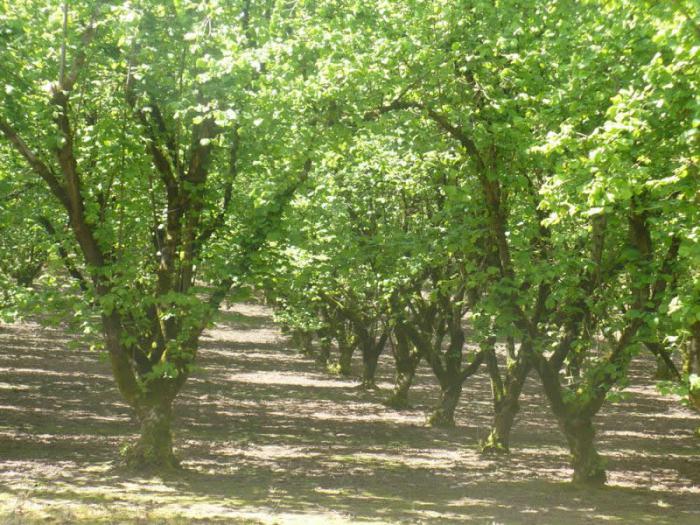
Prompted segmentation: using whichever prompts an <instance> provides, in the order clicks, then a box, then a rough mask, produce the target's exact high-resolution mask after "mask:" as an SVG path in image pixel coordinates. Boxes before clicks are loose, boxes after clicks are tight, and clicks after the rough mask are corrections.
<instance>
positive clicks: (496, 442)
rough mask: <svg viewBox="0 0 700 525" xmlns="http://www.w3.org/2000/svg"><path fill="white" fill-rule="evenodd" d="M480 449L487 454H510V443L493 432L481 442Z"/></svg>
mask: <svg viewBox="0 0 700 525" xmlns="http://www.w3.org/2000/svg"><path fill="white" fill-rule="evenodd" d="M479 449H480V451H481V453H482V454H484V455H487V456H496V455H504V454H510V448H508V444H507V443H506V442H505V441H504V440H503V439H501V438H499V437H498V436H496V435H495V434H494V433H493V432H491V434H489V437H487V438H486V439H485V440H483V441H482V442H481V443H480V444H479Z"/></svg>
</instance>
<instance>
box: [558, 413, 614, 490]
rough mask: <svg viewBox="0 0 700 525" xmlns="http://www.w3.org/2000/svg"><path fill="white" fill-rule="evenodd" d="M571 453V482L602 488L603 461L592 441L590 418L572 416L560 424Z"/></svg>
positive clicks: (592, 431) (603, 479) (592, 429)
mask: <svg viewBox="0 0 700 525" xmlns="http://www.w3.org/2000/svg"><path fill="white" fill-rule="evenodd" d="M560 426H561V428H562V430H563V432H564V435H565V436H566V441H567V443H568V444H569V451H570V452H571V465H572V466H573V468H574V477H573V482H574V483H576V484H581V485H589V486H603V485H604V484H605V481H606V474H605V461H604V460H603V458H601V457H600V456H599V455H598V452H597V451H596V449H595V446H594V444H593V440H594V438H595V429H594V428H593V422H592V421H591V418H589V417H584V416H578V415H574V416H571V417H568V418H566V419H564V420H563V421H561V422H560Z"/></svg>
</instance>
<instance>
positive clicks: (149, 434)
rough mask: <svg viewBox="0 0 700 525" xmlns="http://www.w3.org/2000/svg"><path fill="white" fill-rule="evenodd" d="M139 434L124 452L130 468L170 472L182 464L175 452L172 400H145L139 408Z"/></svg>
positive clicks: (126, 463)
mask: <svg viewBox="0 0 700 525" xmlns="http://www.w3.org/2000/svg"><path fill="white" fill-rule="evenodd" d="M137 416H138V419H139V423H140V435H139V437H138V440H137V441H136V443H132V444H128V445H127V446H126V447H125V449H124V452H123V456H124V463H125V465H126V467H127V468H129V469H132V470H136V471H145V472H168V471H173V470H176V469H178V468H179V467H180V463H179V461H178V460H177V458H176V457H175V454H174V453H173V438H172V432H171V423H172V402H171V401H159V402H155V403H144V404H143V406H141V407H139V408H138V410H137Z"/></svg>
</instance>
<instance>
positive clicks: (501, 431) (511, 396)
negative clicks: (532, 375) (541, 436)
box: [481, 361, 530, 454]
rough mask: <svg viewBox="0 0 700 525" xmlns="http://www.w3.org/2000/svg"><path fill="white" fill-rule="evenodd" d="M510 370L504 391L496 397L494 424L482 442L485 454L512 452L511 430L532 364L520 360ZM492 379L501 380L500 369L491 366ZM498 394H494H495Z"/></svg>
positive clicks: (482, 449)
mask: <svg viewBox="0 0 700 525" xmlns="http://www.w3.org/2000/svg"><path fill="white" fill-rule="evenodd" d="M513 367H514V368H513V369H511V371H510V372H509V374H508V375H509V377H508V378H507V382H506V384H505V385H504V387H502V393H501V394H500V395H499V397H498V398H495V399H494V406H493V409H494V414H493V424H492V426H491V431H490V432H489V435H488V437H487V438H486V439H485V440H484V441H483V442H482V443H481V452H482V453H484V454H502V453H508V452H510V431H511V429H512V428H513V424H514V423H515V417H516V416H517V415H518V412H519V411H520V404H519V402H518V400H519V399H520V393H521V392H522V390H523V385H524V384H525V380H526V379H527V376H528V374H529V372H530V365H529V364H527V363H525V362H521V361H518V362H517V363H516V364H514V365H513ZM489 373H490V374H491V376H492V381H494V380H495V381H500V376H494V374H498V369H497V368H496V369H495V370H494V369H493V368H492V367H489ZM495 395H496V394H494V396H495Z"/></svg>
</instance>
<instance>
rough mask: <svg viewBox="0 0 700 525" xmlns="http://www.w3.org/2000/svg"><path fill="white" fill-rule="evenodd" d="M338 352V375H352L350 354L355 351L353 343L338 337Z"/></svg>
mask: <svg viewBox="0 0 700 525" xmlns="http://www.w3.org/2000/svg"><path fill="white" fill-rule="evenodd" d="M338 352H339V353H340V356H339V357H338V365H339V366H340V375H341V376H345V377H350V376H351V375H352V354H353V353H354V352H355V345H353V344H351V343H348V342H347V341H344V340H342V339H338Z"/></svg>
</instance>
